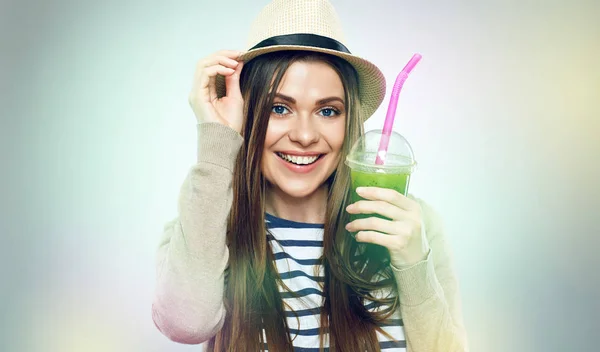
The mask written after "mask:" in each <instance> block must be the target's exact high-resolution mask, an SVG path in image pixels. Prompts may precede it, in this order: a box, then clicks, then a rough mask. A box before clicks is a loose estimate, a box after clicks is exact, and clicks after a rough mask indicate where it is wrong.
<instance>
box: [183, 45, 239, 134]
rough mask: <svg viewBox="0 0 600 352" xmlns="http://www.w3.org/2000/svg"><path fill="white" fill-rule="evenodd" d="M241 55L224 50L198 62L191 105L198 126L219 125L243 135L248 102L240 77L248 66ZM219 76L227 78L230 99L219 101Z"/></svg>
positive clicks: (191, 94)
mask: <svg viewBox="0 0 600 352" xmlns="http://www.w3.org/2000/svg"><path fill="white" fill-rule="evenodd" d="M241 54H242V52H239V51H231V50H222V51H219V52H216V53H214V54H212V55H210V56H208V57H205V58H203V59H201V60H200V61H198V64H197V65H196V72H195V73H194V83H193V87H192V91H191V92H190V95H189V103H190V106H191V107H192V110H193V111H194V114H195V115H196V119H197V120H198V123H202V122H218V123H222V124H224V125H226V126H229V127H231V128H233V129H234V130H236V131H237V132H238V133H240V134H241V131H242V124H243V121H244V99H243V98H242V92H241V91H240V73H241V72H242V67H243V65H244V63H243V62H242V61H238V60H237V58H238V57H239V56H240V55H241ZM217 74H219V75H222V76H225V86H226V95H225V96H224V97H221V98H217V90H216V83H215V82H216V78H217Z"/></svg>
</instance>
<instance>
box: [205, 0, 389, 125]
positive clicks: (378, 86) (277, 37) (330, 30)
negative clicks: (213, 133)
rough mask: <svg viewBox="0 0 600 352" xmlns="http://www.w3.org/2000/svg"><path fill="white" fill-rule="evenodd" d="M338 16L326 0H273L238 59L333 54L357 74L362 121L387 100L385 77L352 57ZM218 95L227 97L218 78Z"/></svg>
mask: <svg viewBox="0 0 600 352" xmlns="http://www.w3.org/2000/svg"><path fill="white" fill-rule="evenodd" d="M344 42H345V38H344V34H343V32H342V27H341V23H340V20H339V17H338V15H337V13H336V11H335V9H334V8H333V5H332V4H331V3H330V2H329V1H327V0H273V1H272V2H271V3H269V4H268V5H267V6H265V7H264V8H263V9H262V10H261V12H260V13H259V14H258V16H257V17H256V19H255V20H254V22H253V23H252V25H251V27H250V33H249V37H248V42H247V45H248V46H247V47H248V48H249V49H248V50H247V51H246V52H245V53H244V54H242V55H241V56H240V57H239V58H238V59H239V60H241V61H244V62H248V61H250V60H252V59H253V58H255V57H257V56H259V55H263V54H266V53H271V52H275V51H281V50H305V51H314V52H320V53H326V54H330V55H334V56H337V57H340V58H342V59H344V60H346V61H347V62H348V63H350V64H351V65H352V66H353V67H354V68H355V69H356V72H357V73H358V79H359V92H360V93H359V94H360V101H361V110H362V116H363V122H364V120H366V119H367V118H369V117H370V116H371V115H373V113H374V112H375V110H377V108H378V107H379V105H380V104H381V102H382V101H383V98H384V97H385V88H386V86H385V77H384V76H383V73H382V72H381V71H380V70H379V68H377V66H375V65H374V64H373V63H371V62H369V61H367V60H365V59H363V58H361V57H359V56H356V55H353V54H352V53H351V52H350V50H348V48H347V47H346V45H344ZM216 88H217V95H218V96H219V97H222V96H224V95H225V80H224V77H223V76H217V80H216Z"/></svg>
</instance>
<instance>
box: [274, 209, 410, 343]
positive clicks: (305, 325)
mask: <svg viewBox="0 0 600 352" xmlns="http://www.w3.org/2000/svg"><path fill="white" fill-rule="evenodd" d="M266 223H267V229H268V230H269V234H267V240H268V241H269V243H270V244H271V247H272V249H273V253H274V255H275V264H276V267H277V270H278V272H279V275H280V276H281V278H282V281H283V283H284V284H285V285H286V286H287V287H288V288H289V289H290V290H291V291H293V292H294V293H295V294H296V295H294V294H291V293H290V292H287V291H285V290H284V289H283V288H282V287H280V292H281V296H282V299H283V301H284V302H285V303H286V304H287V305H289V307H287V306H284V308H285V310H286V312H285V315H286V317H287V321H288V326H289V328H290V334H291V338H292V343H293V345H294V351H296V352H300V351H302V352H304V351H306V352H313V351H314V352H318V351H319V326H320V309H321V307H322V305H323V288H322V285H323V279H324V277H323V275H324V272H323V268H322V266H321V263H320V262H319V258H320V257H321V255H322V254H323V225H321V224H307V223H301V222H294V221H289V220H284V219H280V218H277V217H275V216H273V215H270V214H266ZM381 294H382V295H385V294H387V293H384V292H382V293H381ZM298 295H299V296H300V297H298V298H297V297H296V296H298ZM366 307H367V309H370V310H376V309H378V308H379V307H378V306H377V305H376V304H374V303H372V302H367V304H366ZM290 308H291V309H292V310H293V311H294V312H295V314H294V312H291V311H290ZM296 315H297V316H298V319H296ZM392 319H393V320H392V323H391V324H385V325H382V329H383V330H384V331H386V332H387V333H388V334H390V335H391V336H393V337H394V338H395V339H396V340H398V341H393V340H390V339H389V338H387V337H385V336H384V335H382V334H380V333H379V332H378V333H377V336H378V338H379V344H380V346H381V349H382V350H383V351H386V352H406V341H405V336H404V327H403V324H402V319H401V318H400V312H399V311H398V312H395V313H394V315H393V316H392ZM263 333H264V332H263ZM327 341H328V339H327V336H325V346H328V343H327ZM328 350H329V349H327V348H326V349H325V351H328Z"/></svg>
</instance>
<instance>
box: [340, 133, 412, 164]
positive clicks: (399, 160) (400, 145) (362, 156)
mask: <svg viewBox="0 0 600 352" xmlns="http://www.w3.org/2000/svg"><path fill="white" fill-rule="evenodd" d="M381 137H382V131H381V130H372V131H369V132H367V133H365V134H364V135H363V136H362V137H360V138H359V139H358V140H357V141H356V143H354V145H353V146H352V149H350V153H349V154H348V155H347V156H346V165H348V166H349V167H350V168H351V169H353V170H360V171H365V172H375V173H412V172H413V171H414V170H415V168H416V166H417V162H416V161H415V156H414V153H413V150H412V148H411V146H410V144H409V143H408V141H407V140H406V138H404V137H403V136H402V135H401V134H399V133H397V132H392V134H391V135H390V137H389V144H388V150H387V153H384V152H382V155H380V157H381V158H382V159H383V165H376V164H375V159H376V158H377V152H378V150H379V143H380V142H381Z"/></svg>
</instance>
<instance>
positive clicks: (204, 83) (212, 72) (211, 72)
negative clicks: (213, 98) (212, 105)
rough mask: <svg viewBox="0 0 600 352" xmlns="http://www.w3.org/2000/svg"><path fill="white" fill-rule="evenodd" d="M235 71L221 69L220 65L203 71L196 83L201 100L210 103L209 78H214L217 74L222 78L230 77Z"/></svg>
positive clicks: (225, 68) (226, 68) (227, 68)
mask: <svg viewBox="0 0 600 352" xmlns="http://www.w3.org/2000/svg"><path fill="white" fill-rule="evenodd" d="M233 72H235V70H233V69H231V68H229V67H223V66H221V65H216V66H211V67H207V68H205V69H204V71H203V74H202V75H201V76H200V82H199V83H198V84H199V86H200V95H201V97H202V99H205V100H207V101H210V100H209V99H210V89H211V88H210V80H211V77H213V78H214V77H216V76H217V74H220V75H223V76H229V75H231V74H232V73H233Z"/></svg>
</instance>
